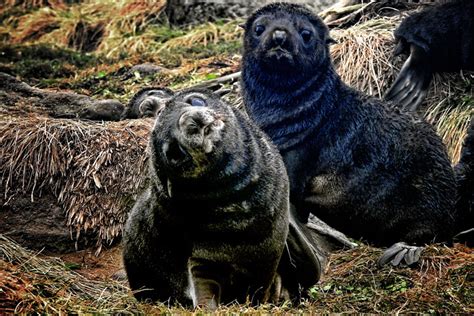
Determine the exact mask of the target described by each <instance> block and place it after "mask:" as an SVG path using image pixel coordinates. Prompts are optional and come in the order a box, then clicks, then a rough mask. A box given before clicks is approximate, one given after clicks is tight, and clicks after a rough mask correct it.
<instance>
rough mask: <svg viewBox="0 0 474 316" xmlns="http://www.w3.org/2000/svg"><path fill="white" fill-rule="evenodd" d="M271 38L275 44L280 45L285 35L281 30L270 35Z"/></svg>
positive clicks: (284, 39)
mask: <svg viewBox="0 0 474 316" xmlns="http://www.w3.org/2000/svg"><path fill="white" fill-rule="evenodd" d="M272 38H273V41H274V42H275V43H277V44H278V45H282V44H283V43H285V41H286V38H287V33H286V31H283V30H275V31H274V32H273V34H272Z"/></svg>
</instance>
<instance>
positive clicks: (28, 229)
mask: <svg viewBox="0 0 474 316" xmlns="http://www.w3.org/2000/svg"><path fill="white" fill-rule="evenodd" d="M0 203H1V204H0V205H1V206H0V234H4V235H6V236H8V237H10V238H12V239H13V240H15V241H16V242H18V243H19V244H21V245H22V246H25V247H27V248H30V249H34V250H43V251H44V252H46V253H67V252H72V251H75V250H76V249H78V248H81V249H82V248H84V247H86V246H88V244H89V243H91V244H92V242H91V241H90V240H91V239H90V238H87V235H86V234H81V239H80V242H79V243H78V244H76V241H75V240H74V237H73V236H72V234H71V232H70V230H69V228H68V227H67V225H66V217H65V213H64V211H63V209H62V208H61V207H60V206H59V204H58V202H57V199H56V198H55V197H53V195H52V194H47V193H46V194H43V195H42V196H41V197H37V198H35V200H34V201H31V198H30V196H29V195H27V194H18V195H14V196H13V197H12V198H11V199H9V200H8V201H5V200H4V198H3V194H2V198H0ZM89 237H90V236H89ZM89 246H91V245H89Z"/></svg>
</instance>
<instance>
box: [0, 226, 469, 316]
mask: <svg viewBox="0 0 474 316" xmlns="http://www.w3.org/2000/svg"><path fill="white" fill-rule="evenodd" d="M380 254H381V250H379V249H376V248H371V247H368V246H365V245H360V247H358V248H356V249H354V250H347V251H341V252H338V253H335V254H333V255H332V256H331V258H330V262H329V265H328V267H327V269H326V274H325V275H324V277H323V279H322V280H321V281H320V282H319V283H318V285H316V286H315V287H314V288H313V289H311V291H310V299H308V300H306V301H304V302H302V304H301V305H298V306H295V305H291V304H289V303H282V304H280V305H264V306H260V307H258V308H254V307H251V306H249V305H245V304H244V305H237V304H231V305H229V306H223V307H220V308H219V310H218V312H219V313H222V314H228V313H238V314H240V313H255V314H267V313H271V314H287V313H291V314H295V313H298V314H301V313H316V314H320V313H327V312H337V313H340V312H357V313H412V312H417V313H419V312H421V313H430V314H438V313H441V314H445V313H464V314H472V313H473V312H474V305H473V302H474V293H473V290H472V289H473V286H474V279H473V275H472V272H473V269H474V253H473V252H472V250H471V249H470V248H466V247H464V246H461V245H456V246H455V247H452V248H447V247H445V246H441V245H433V246H430V247H429V248H428V249H427V251H426V252H425V253H424V255H423V258H422V261H421V262H420V264H419V265H417V266H415V267H413V268H398V269H393V268H391V267H385V268H383V269H379V268H377V266H376V261H377V258H378V257H379V256H380ZM120 256H121V250H120V248H113V249H109V250H105V251H103V252H102V253H101V255H100V256H99V257H98V258H96V257H93V258H91V257H92V255H90V256H89V258H87V255H86V254H84V253H82V254H80V255H78V256H75V255H68V256H63V259H59V258H56V257H45V256H41V255H38V254H37V253H32V252H30V251H27V250H25V249H23V248H22V247H20V246H19V245H17V244H15V243H14V242H12V241H11V240H9V239H8V238H6V237H5V236H2V235H0V294H2V295H3V297H4V298H3V299H2V298H1V297H2V296H0V312H2V311H3V312H26V313H31V312H33V311H35V312H39V313H55V314H56V313H70V312H75V313H80V314H83V313H87V314H88V313H124V314H129V313H133V314H138V313H142V314H147V315H148V314H162V313H172V314H174V313H180V314H182V313H186V314H187V313H189V314H191V313H193V314H202V313H203V312H205V311H202V310H194V311H192V310H187V309H184V308H182V307H179V306H168V305H166V304H152V303H138V302H137V301H135V299H134V298H133V297H132V295H131V293H130V291H129V290H128V288H127V287H126V285H124V283H120V282H118V281H113V280H111V278H110V276H111V275H112V273H113V272H115V271H117V269H119V268H120V266H121V259H120Z"/></svg>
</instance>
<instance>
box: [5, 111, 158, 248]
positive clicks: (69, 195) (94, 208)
mask: <svg viewBox="0 0 474 316" xmlns="http://www.w3.org/2000/svg"><path fill="white" fill-rule="evenodd" d="M0 120H1V121H2V124H1V125H0V135H1V136H0V179H1V185H0V186H1V188H2V193H3V194H4V195H5V199H6V200H8V197H9V196H11V195H14V194H16V193H18V191H20V192H22V193H28V194H30V195H31V199H34V197H35V196H36V195H39V194H41V192H42V191H43V190H48V191H49V192H52V193H53V194H54V195H55V196H56V197H57V199H58V202H59V204H60V205H62V206H63V208H64V210H65V212H66V218H67V224H68V225H69V227H71V228H72V229H73V231H74V232H75V234H76V237H79V234H80V233H81V232H82V231H94V232H97V234H98V237H99V239H98V246H99V250H100V246H101V245H102V242H112V241H113V240H114V239H115V238H116V237H118V236H120V234H121V230H122V226H123V224H124V222H125V220H126V217H127V211H128V210H129V209H130V207H131V206H132V205H133V201H134V198H135V197H136V194H137V192H138V189H139V187H140V186H141V185H142V184H143V182H144V181H145V175H146V172H145V170H146V160H147V159H146V152H145V151H146V146H147V139H148V133H149V130H150V127H151V124H152V121H151V120H137V121H122V122H113V123H92V122H83V121H75V120H69V119H51V118H44V117H38V116H34V115H31V116H26V117H15V116H13V117H8V118H6V117H1V118H0Z"/></svg>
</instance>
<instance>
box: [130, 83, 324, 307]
mask: <svg viewBox="0 0 474 316" xmlns="http://www.w3.org/2000/svg"><path fill="white" fill-rule="evenodd" d="M150 151H151V153H150V157H151V168H150V169H151V172H150V178H151V181H150V186H149V188H148V189H147V191H146V192H145V193H144V194H143V196H141V197H140V198H139V200H138V201H137V203H136V205H135V206H134V208H133V210H132V212H131V214H130V217H129V219H128V222H127V224H126V228H125V232H124V265H125V269H126V272H127V276H128V280H129V283H130V287H131V289H132V290H134V291H137V290H139V289H141V288H145V289H147V290H143V291H138V292H135V296H136V297H137V298H140V299H145V298H150V299H153V300H160V301H162V302H165V301H168V300H170V301H172V302H177V303H180V304H183V305H190V303H191V301H190V300H191V298H192V299H193V303H194V305H195V306H196V305H202V306H206V307H209V308H215V307H216V306H217V305H218V304H219V303H230V302H232V301H234V300H236V301H238V302H245V301H246V299H247V298H249V299H250V300H251V301H252V302H253V303H261V302H265V301H277V300H278V299H279V298H280V297H282V296H283V297H284V296H285V295H284V293H283V292H286V290H287V289H291V288H295V286H294V285H293V283H294V282H297V281H298V280H290V279H289V276H291V275H292V273H293V271H291V269H290V268H289V266H291V265H292V264H294V265H296V266H297V265H298V262H293V261H292V262H290V259H289V258H288V254H286V252H287V251H286V250H285V254H284V255H283V259H282V263H280V258H281V257H282V254H283V252H284V248H285V240H286V238H287V234H288V226H289V221H290V219H289V189H288V179H287V175H286V171H285V167H284V163H283V161H282V159H281V157H280V155H279V153H278V151H277V149H276V148H275V147H274V146H273V144H271V141H270V140H268V138H267V137H266V136H265V135H264V134H263V133H262V132H261V131H260V130H259V129H258V128H257V127H256V126H255V125H254V124H253V123H251V122H250V120H248V118H246V116H244V115H243V114H242V113H240V112H239V111H237V110H235V109H233V108H231V107H230V106H228V105H226V104H225V103H223V102H221V101H220V100H219V98H218V96H216V95H214V94H211V93H208V92H204V91H200V90H196V91H186V92H181V93H177V94H176V95H175V96H174V97H173V98H172V99H171V100H170V101H168V102H167V104H166V107H165V108H164V109H163V110H162V111H161V112H160V113H159V115H158V117H157V120H156V124H155V127H154V129H153V132H152V135H151V138H150ZM292 221H293V220H292ZM303 234H304V233H303ZM293 235H294V236H298V234H296V235H295V234H293ZM299 236H301V234H300V235H299ZM298 238H299V237H294V238H292V239H291V240H292V241H294V242H296V244H298V245H301V241H298ZM290 248H291V246H290ZM296 253H297V254H302V253H304V250H302V251H301V252H296ZM310 256H312V254H310ZM303 257H304V255H303ZM291 259H292V260H294V258H291ZM296 260H302V261H304V264H303V265H305V266H306V267H307V266H309V265H310V263H309V262H311V261H312V260H313V259H312V258H309V259H308V258H307V257H305V258H302V259H298V258H296ZM279 264H280V268H278V271H277V267H278V266H279ZM315 265H316V267H315V268H314V269H313V270H310V271H309V274H306V275H305V276H304V277H305V278H306V279H307V280H310V279H311V280H313V279H314V278H316V281H317V279H318V278H319V273H320V271H319V262H316V263H315ZM316 281H312V284H314V283H315V282H316ZM290 294H291V293H290Z"/></svg>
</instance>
